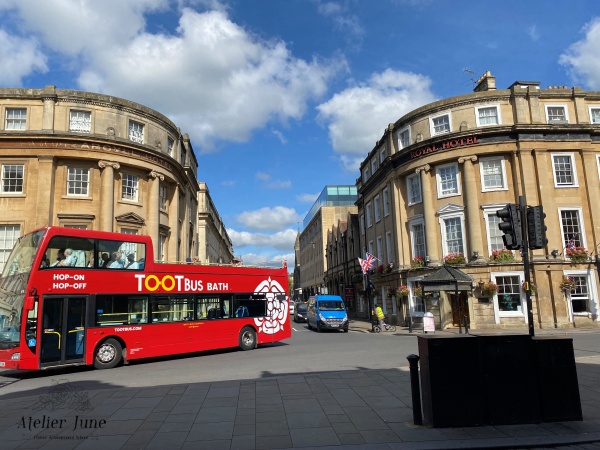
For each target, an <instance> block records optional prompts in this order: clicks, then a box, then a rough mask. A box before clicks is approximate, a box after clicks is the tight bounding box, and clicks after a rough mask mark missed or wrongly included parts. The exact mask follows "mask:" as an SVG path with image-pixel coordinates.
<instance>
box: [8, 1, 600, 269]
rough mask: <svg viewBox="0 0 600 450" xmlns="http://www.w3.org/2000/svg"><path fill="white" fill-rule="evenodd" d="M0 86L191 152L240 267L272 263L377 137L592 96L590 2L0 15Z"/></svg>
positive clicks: (91, 6) (111, 5) (599, 45)
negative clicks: (143, 115) (474, 110)
mask: <svg viewBox="0 0 600 450" xmlns="http://www.w3.org/2000/svg"><path fill="white" fill-rule="evenodd" d="M0 61H1V63H0V86H1V87H30V88H43V87H44V86H46V85H48V84H53V85H56V86H57V87H58V88H61V89H77V90H85V91H91V92H98V93H103V94H109V95H114V96H118V97H122V98H125V99H128V100H132V101H135V102H138V103H141V104H143V105H146V106H149V107H151V108H153V109H155V110H157V111H159V112H161V113H163V114H165V115H166V116H168V117H169V118H170V119H172V120H173V121H174V122H175V124H176V125H177V126H179V127H180V128H181V130H182V131H183V132H187V133H188V134H189V135H190V137H191V139H192V144H193V146H194V149H195V151H196V157H197V159H198V163H199V168H198V179H199V180H201V181H205V182H207V183H208V186H209V189H210V192H211V195H212V198H213V201H214V202H215V204H216V206H217V209H218V211H219V214H220V215H221V217H222V219H223V221H224V223H225V226H226V227H227V229H228V232H229V234H230V236H231V238H232V240H233V243H234V250H235V253H236V255H240V256H242V259H243V260H244V261H245V262H247V263H254V262H258V261H264V260H277V259H286V260H287V261H288V264H289V265H290V266H291V267H293V262H294V255H293V246H294V241H295V238H296V234H297V231H298V228H299V227H300V228H301V227H302V220H303V218H304V216H305V215H306V213H307V211H308V210H309V209H310V207H311V206H312V204H313V202H314V200H315V199H316V197H317V195H318V194H319V193H320V192H321V190H322V189H323V187H324V186H325V185H327V184H352V185H353V184H354V183H355V180H356V178H357V177H358V176H359V172H358V167H359V163H360V161H361V160H362V159H363V158H364V157H365V155H366V154H367V153H368V152H369V151H370V150H371V149H372V148H373V146H374V145H375V142H376V141H377V140H378V139H379V138H380V137H381V136H382V134H383V131H384V129H385V128H386V127H387V125H388V123H391V122H395V121H396V120H398V119H399V118H400V117H402V116H403V115H404V114H406V113H407V112H409V111H412V110H413V109H415V108H417V107H419V106H422V105H424V104H427V103H430V102H432V101H435V100H437V99H442V98H446V97H451V96H455V95H462V94H466V93H469V92H471V91H472V87H473V83H472V80H473V79H475V80H476V79H477V78H478V77H479V76H481V75H482V74H483V73H484V72H485V71H487V70H490V71H491V72H492V74H493V75H494V76H496V83H497V87H498V88H500V89H504V88H507V87H508V86H510V85H511V84H512V83H513V82H514V81H517V80H529V81H540V82H541V85H542V87H547V86H549V85H567V86H581V87H582V88H584V89H590V90H600V2H598V1H597V0H569V1H567V0H557V1H553V2H548V1H547V0H545V1H541V0H529V1H526V2H523V1H517V0H515V1H513V0H504V1H502V2H497V1H496V2H492V1H486V0H479V1H472V0H455V1H450V0H337V1H325V0H222V1H216V0H205V1H204V0H102V1H97V0H53V1H39V0H2V2H1V3H0Z"/></svg>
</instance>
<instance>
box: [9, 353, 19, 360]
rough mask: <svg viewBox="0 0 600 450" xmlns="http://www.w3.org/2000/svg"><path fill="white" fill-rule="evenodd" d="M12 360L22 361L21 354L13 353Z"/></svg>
mask: <svg viewBox="0 0 600 450" xmlns="http://www.w3.org/2000/svg"><path fill="white" fill-rule="evenodd" d="M10 359H11V360H13V361H14V360H18V359H21V353H13V354H12V355H10Z"/></svg>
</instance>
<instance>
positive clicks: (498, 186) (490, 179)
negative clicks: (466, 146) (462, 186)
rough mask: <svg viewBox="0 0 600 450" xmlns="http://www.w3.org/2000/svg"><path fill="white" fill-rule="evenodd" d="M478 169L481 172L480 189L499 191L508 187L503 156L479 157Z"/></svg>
mask: <svg viewBox="0 0 600 450" xmlns="http://www.w3.org/2000/svg"><path fill="white" fill-rule="evenodd" d="M479 170H480V174H481V190H482V191H484V192H486V191H501V190H507V189H508V187H507V186H508V185H507V182H506V169H505V167H504V158H502V157H500V158H481V159H480V160H479Z"/></svg>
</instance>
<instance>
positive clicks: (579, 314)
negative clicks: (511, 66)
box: [357, 72, 600, 329]
mask: <svg viewBox="0 0 600 450" xmlns="http://www.w3.org/2000/svg"><path fill="white" fill-rule="evenodd" d="M357 190H358V196H359V200H358V202H357V206H358V214H359V221H360V238H361V247H362V249H361V252H362V254H363V255H364V253H365V252H370V253H372V254H373V255H375V256H376V257H377V258H379V260H380V262H378V263H377V264H383V265H387V264H389V263H392V264H393V267H394V269H393V270H392V271H391V272H386V273H381V274H380V275H379V274H378V272H377V271H376V272H374V274H373V277H372V278H373V282H374V284H375V286H376V288H377V289H376V293H375V298H376V301H377V302H378V303H382V304H383V306H384V311H386V313H387V315H388V316H389V319H390V320H397V321H398V322H400V323H404V322H405V321H406V315H408V314H410V315H412V316H413V317H419V316H422V315H423V313H424V312H426V311H431V312H434V313H435V314H436V315H437V317H436V323H437V324H438V326H440V327H442V328H445V327H448V326H452V325H455V326H456V325H458V324H459V320H462V321H463V323H464V319H465V317H464V316H463V313H464V312H465V311H466V316H467V317H466V320H468V323H469V324H470V326H471V328H474V329H486V328H487V329H490V328H522V329H527V326H528V325H527V311H526V303H525V291H524V289H523V287H522V282H523V281H524V272H523V270H524V265H523V259H522V257H521V255H520V253H519V252H518V251H517V252H512V255H506V253H503V257H502V258H501V259H499V258H498V256H497V254H498V251H499V250H501V249H502V248H503V246H504V245H503V242H502V233H501V232H500V231H499V229H498V222H499V221H500V219H499V218H498V217H496V214H495V213H496V211H498V210H499V209H501V208H503V207H504V206H506V204H507V203H519V198H520V197H521V196H522V197H524V198H525V202H526V204H527V205H530V206H535V205H542V206H543V208H544V212H545V213H546V219H545V224H546V226H547V238H548V241H549V242H548V245H547V246H546V247H545V248H544V249H541V250H534V251H531V252H530V262H531V268H530V269H531V281H532V282H533V283H534V284H535V288H536V292H534V293H533V295H532V302H533V317H534V326H535V327H542V328H555V327H556V328H565V327H583V326H590V327H596V326H598V307H599V303H598V266H600V262H596V259H595V257H596V255H597V254H598V250H599V247H600V208H598V206H597V204H596V201H597V200H596V199H598V198H599V196H600V92H596V91H593V92H590V91H583V90H581V89H580V88H578V87H574V88H567V87H566V86H564V87H563V86H551V87H549V88H547V89H542V88H540V83H537V82H515V83H514V84H512V85H511V86H510V87H509V88H508V89H502V90H497V89H496V88H495V78H494V77H493V76H492V75H491V74H490V73H489V72H488V73H486V74H485V75H484V76H483V77H481V79H480V80H479V84H478V86H477V87H476V89H475V91H474V92H473V93H471V94H467V95H462V96H458V97H452V98H448V99H444V100H440V101H437V102H434V103H431V104H428V105H425V106H423V107H421V108H418V109H416V110H414V111H412V112H410V113H408V114H406V115H405V116H404V117H402V118H400V119H399V120H398V121H397V122H395V123H393V124H390V125H389V126H388V128H387V129H386V130H385V132H384V135H383V136H382V138H381V139H380V140H379V141H378V143H377V145H376V146H375V148H373V149H372V150H371V151H370V152H369V154H368V157H367V158H366V159H365V160H364V161H363V162H362V164H361V177H360V178H359V179H358V180H357ZM570 246H576V247H584V248H585V249H586V250H587V251H588V252H589V255H590V257H589V258H588V259H587V260H585V261H579V262H576V261H575V260H574V259H572V258H571V257H570V256H569V255H568V248H569V247H570ZM454 253H461V254H462V256H463V257H464V258H465V261H464V263H463V264H460V265H459V266H458V267H459V268H460V270H462V271H463V272H464V273H466V274H467V275H469V276H471V278H472V279H473V289H472V290H469V291H463V292H460V293H459V296H458V298H456V297H455V295H454V292H451V291H450V290H449V291H441V292H440V293H439V295H431V294H428V295H425V296H422V297H419V296H417V295H415V290H416V288H417V287H418V283H419V280H421V279H423V278H424V277H427V276H428V275H429V274H431V273H432V271H433V270H435V268H437V267H439V266H440V265H441V264H443V263H444V262H448V261H450V260H451V258H452V257H453V256H456V255H452V254H454ZM417 257H418V258H422V260H423V262H424V264H423V265H422V267H421V266H420V261H419V260H418V259H417V260H415V258H417ZM511 259H512V260H511ZM564 277H571V278H572V279H574V280H575V281H576V285H577V287H576V289H575V290H573V291H564V290H562V289H561V287H560V284H561V282H562V281H563V278H564ZM488 281H492V282H494V283H495V284H497V285H498V286H499V289H498V291H497V292H496V293H494V294H493V295H484V293H482V292H481V289H480V286H482V285H483V283H485V282H488ZM400 285H407V286H409V287H410V289H411V294H410V295H409V296H408V298H400V297H397V296H391V297H390V296H388V295H387V292H388V291H389V290H391V289H393V288H396V287H398V286H400ZM458 305H461V311H463V313H461V317H459V315H458ZM403 311H405V312H403ZM392 316H395V317H392Z"/></svg>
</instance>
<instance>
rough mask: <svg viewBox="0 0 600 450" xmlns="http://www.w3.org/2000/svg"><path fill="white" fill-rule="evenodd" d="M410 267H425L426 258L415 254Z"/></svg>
mask: <svg viewBox="0 0 600 450" xmlns="http://www.w3.org/2000/svg"><path fill="white" fill-rule="evenodd" d="M410 267H411V268H412V269H419V268H421V267H425V260H424V259H423V258H422V257H421V256H415V257H414V258H413V259H411V261H410Z"/></svg>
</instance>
